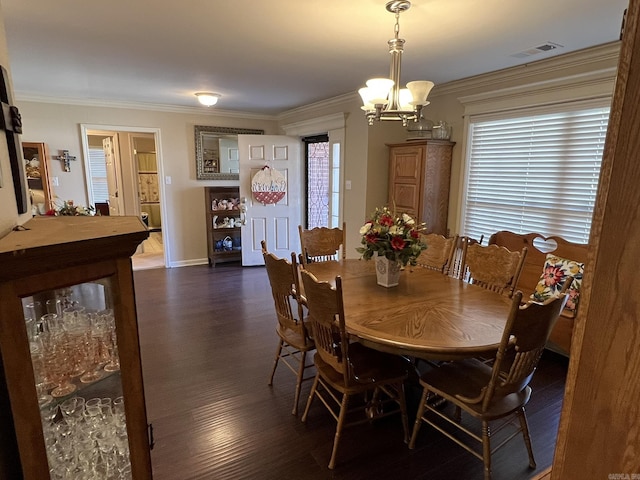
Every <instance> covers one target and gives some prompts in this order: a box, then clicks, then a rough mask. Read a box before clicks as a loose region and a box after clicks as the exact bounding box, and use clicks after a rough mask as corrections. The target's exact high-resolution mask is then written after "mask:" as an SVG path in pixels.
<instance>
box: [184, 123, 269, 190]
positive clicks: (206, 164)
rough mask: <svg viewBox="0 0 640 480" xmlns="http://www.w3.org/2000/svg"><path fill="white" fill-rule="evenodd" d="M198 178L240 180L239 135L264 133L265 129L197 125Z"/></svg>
mask: <svg viewBox="0 0 640 480" xmlns="http://www.w3.org/2000/svg"><path fill="white" fill-rule="evenodd" d="M194 128H195V140H196V178H197V179H198V180H238V179H239V175H238V174H239V172H240V170H239V164H238V135H241V134H249V135H263V134H264V130H253V129H249V128H227V127H209V126H205V125H196V126H195V127H194Z"/></svg>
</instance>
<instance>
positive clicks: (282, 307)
mask: <svg viewBox="0 0 640 480" xmlns="http://www.w3.org/2000/svg"><path fill="white" fill-rule="evenodd" d="M262 255H263V257H264V264H265V266H266V268H267V275H268V276H269V283H270V284H271V292H272V294H273V301H274V306H275V310H276V316H277V318H278V324H277V326H276V334H277V335H278V338H279V340H278V347H277V349H276V355H275V358H274V361H273V368H272V369H271V376H270V377H269V385H273V377H274V376H275V373H276V369H277V368H278V365H279V363H280V362H282V363H283V364H284V365H285V366H286V367H287V368H288V369H289V370H291V371H292V372H293V373H294V374H295V375H296V391H295V395H294V400H293V410H292V412H291V413H292V414H293V415H297V414H298V402H299V399H300V391H301V389H302V383H303V382H305V381H307V380H311V379H313V376H312V375H310V376H308V377H305V371H306V370H307V369H308V368H310V367H312V366H313V364H312V363H311V362H308V359H307V353H308V352H310V351H312V350H314V349H315V344H314V341H313V339H312V338H311V336H310V335H309V331H308V328H307V325H306V324H305V321H304V309H303V305H302V302H301V301H300V299H299V295H298V292H300V288H299V283H300V280H299V276H298V263H297V261H296V254H295V253H291V262H289V261H287V260H286V259H284V258H278V257H276V256H275V255H273V254H272V253H269V252H267V249H266V244H265V242H264V240H263V241H262ZM292 303H293V304H294V305H295V307H296V308H295V310H294V305H292ZM294 312H295V313H294ZM296 313H297V315H296ZM307 362H308V363H307Z"/></svg>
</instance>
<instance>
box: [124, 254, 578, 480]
mask: <svg viewBox="0 0 640 480" xmlns="http://www.w3.org/2000/svg"><path fill="white" fill-rule="evenodd" d="M134 279H135V288H136V303H137V310H138V322H139V329H140V343H141V354H142V362H143V371H144V383H145V394H146V403H147V412H148V419H149V421H150V422H151V423H153V426H154V433H155V440H156V446H155V448H154V450H153V451H152V461H153V470H154V479H155V480H190V479H259V480H271V479H273V480H283V479H295V480H300V479H349V480H351V479H416V480H427V479H429V480H440V479H446V480H452V479H456V480H458V479H464V480H467V479H476V478H477V479H481V478H482V462H481V461H479V460H478V459H476V458H475V457H473V456H472V455H470V454H469V453H468V452H466V451H465V450H463V449H462V448H460V447H459V446H457V445H456V444H454V443H453V442H451V441H450V440H449V439H447V438H446V437H444V436H443V435H442V434H440V433H439V432H437V431H435V430H433V429H431V428H430V427H428V426H426V425H425V426H423V427H422V429H421V432H420V436H419V437H418V443H417V446H416V449H415V450H409V449H408V447H407V445H405V444H404V443H403V441H402V427H401V425H400V420H399V418H397V417H395V416H392V417H388V418H386V419H383V420H381V421H379V422H375V423H373V424H364V425H361V426H358V427H354V428H351V429H347V430H346V431H345V433H344V435H343V440H342V443H341V450H340V451H339V454H338V462H339V464H338V465H337V466H336V469H335V470H334V471H330V470H328V469H327V464H328V461H329V456H330V453H331V446H332V443H333V434H334V431H335V422H334V420H333V419H332V418H331V417H330V416H329V414H328V412H326V410H325V408H324V407H323V406H322V405H321V404H320V402H318V401H316V402H314V405H313V407H312V410H311V412H310V414H309V419H308V422H307V424H303V423H302V422H301V421H300V418H299V416H298V417H294V416H293V415H291V408H292V402H293V394H294V385H295V378H294V376H293V375H292V374H291V373H290V371H289V370H287V369H286V368H284V367H282V368H279V369H278V371H277V372H276V377H275V380H274V385H273V387H269V386H268V385H267V380H268V376H269V373H270V368H271V366H272V358H273V355H274V353H275V348H276V344H277V340H276V338H277V337H276V335H275V332H274V327H275V322H276V320H275V313H274V309H273V303H272V297H271V292H270V287H269V283H268V280H267V275H266V271H265V270H264V268H263V267H248V268H242V267H239V266H237V265H233V264H226V265H225V264H221V265H218V266H216V267H215V268H209V267H207V266H195V267H183V268H174V269H166V270H165V269H154V270H140V271H136V272H134ZM567 363H568V361H567V359H566V358H564V357H561V356H558V355H556V354H554V353H552V352H545V354H544V355H543V358H542V361H541V362H540V365H539V368H538V371H537V373H536V375H535V377H534V379H533V381H532V387H533V390H534V391H533V396H532V399H531V401H530V403H529V406H528V409H527V414H528V418H529V425H530V430H531V435H532V441H533V446H534V452H535V455H536V460H537V463H538V468H537V469H536V470H530V469H529V468H528V460H527V453H526V449H525V447H524V443H523V442H522V440H521V439H520V438H516V439H514V440H512V441H511V442H510V443H509V444H508V445H507V446H506V447H505V448H504V449H502V450H500V451H498V452H497V453H496V454H495V455H494V457H493V473H494V479H496V480H500V479H503V480H517V479H528V478H532V477H533V476H535V475H536V474H538V473H539V472H541V471H542V470H544V469H545V468H546V467H547V466H549V465H550V464H551V462H552V460H553V452H554V448H555V441H556V434H557V427H558V420H559V415H560V409H561V405H562V398H563V394H564V382H565V376H566V369H567ZM309 387H310V384H309V383H308V382H307V383H306V384H305V385H304V387H303V393H302V398H301V402H300V405H301V408H300V409H301V410H302V409H303V406H304V402H306V398H307V395H308V392H309ZM419 394H420V391H419V389H418V388H415V387H411V386H409V387H408V397H409V399H408V401H409V408H410V414H411V413H413V415H415V409H416V403H417V401H418V396H419ZM300 415H301V413H300ZM412 420H413V418H410V421H412ZM411 427H412V425H411Z"/></svg>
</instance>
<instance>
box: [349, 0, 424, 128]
mask: <svg viewBox="0 0 640 480" xmlns="http://www.w3.org/2000/svg"><path fill="white" fill-rule="evenodd" d="M409 7H411V2H408V1H404V0H394V1H390V2H388V3H387V5H386V9H387V11H389V12H391V13H394V14H395V16H396V24H395V28H394V31H395V38H392V39H391V40H389V42H388V43H389V53H390V54H391V68H390V72H389V77H390V78H372V79H370V80H367V82H366V84H365V85H366V87H363V88H361V89H360V90H358V93H359V94H360V97H361V98H362V107H361V108H362V109H363V110H364V112H365V115H366V118H367V120H368V122H369V125H373V123H374V122H375V121H381V120H395V121H398V120H399V121H401V122H402V125H403V126H407V123H408V122H409V121H410V120H413V121H416V122H417V121H418V120H420V117H421V115H422V108H423V107H425V106H426V105H429V101H428V100H427V97H428V96H429V92H431V89H432V88H433V85H434V84H433V82H430V81H428V80H416V81H413V82H409V83H407V88H400V73H401V62H402V52H403V49H404V43H405V41H404V40H403V39H401V38H398V35H399V33H400V25H399V19H400V13H401V12H404V11H406V10H408V9H409Z"/></svg>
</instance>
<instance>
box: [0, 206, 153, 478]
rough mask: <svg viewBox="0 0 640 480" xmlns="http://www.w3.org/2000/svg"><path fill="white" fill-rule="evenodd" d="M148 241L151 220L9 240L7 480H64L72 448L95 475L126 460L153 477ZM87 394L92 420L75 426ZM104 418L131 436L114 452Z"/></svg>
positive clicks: (103, 220) (36, 223)
mask: <svg viewBox="0 0 640 480" xmlns="http://www.w3.org/2000/svg"><path fill="white" fill-rule="evenodd" d="M148 235H149V233H148V231H147V229H146V228H145V226H144V225H143V223H142V221H141V220H140V218H139V217H120V216H95V217H92V216H75V217H74V216H69V217H65V216H58V217H35V218H34V219H32V220H30V221H29V222H27V223H26V224H24V226H23V228H21V229H18V230H15V231H12V232H11V233H9V234H8V235H6V236H5V237H3V238H1V239H0V264H2V265H3V268H2V269H0V297H1V298H2V299H3V300H2V302H0V354H1V358H2V368H1V369H0V390H3V391H5V392H6V399H5V401H6V405H5V406H6V408H5V410H3V412H4V413H3V415H2V418H0V431H1V432H2V435H0V451H3V452H11V453H12V455H4V458H5V459H8V461H6V462H0V478H23V479H25V480H42V479H48V478H59V477H58V476H56V475H59V474H60V473H61V470H62V469H66V468H67V465H66V462H67V460H69V461H72V459H67V458H66V457H64V458H63V457H61V456H60V451H61V450H60V449H59V448H56V445H58V442H63V441H64V442H72V443H73V445H82V449H84V450H85V451H87V453H88V454H89V455H90V457H91V459H92V460H91V461H90V462H89V463H88V464H87V463H82V466H83V467H86V468H87V469H90V471H91V472H92V473H94V472H93V469H95V476H94V477H93V478H106V477H103V476H101V475H100V474H99V473H98V470H99V469H100V468H101V466H100V465H104V462H107V461H109V460H107V458H106V457H107V456H110V455H112V453H113V454H115V453H116V452H117V454H118V455H119V457H118V459H117V461H118V462H121V463H120V464H119V465H121V466H122V467H123V469H125V470H126V469H129V468H130V470H131V474H130V475H131V477H130V478H134V479H136V480H137V479H151V478H152V473H151V455H150V448H151V444H152V439H151V438H150V434H149V432H150V426H149V425H148V423H147V416H146V409H145V399H144V388H143V381H142V365H141V359H140V350H139V339H138V327H137V322H136V306H135V294H134V287H133V273H132V271H131V259H130V257H131V255H133V253H134V252H135V250H136V248H137V247H138V245H139V244H140V243H141V242H142V241H143V240H144V239H146V238H147V237H148ZM107 366H109V369H110V371H107V372H106V373H102V372H104V370H105V368H107ZM118 368H120V369H118ZM93 372H100V373H101V378H93V376H92V375H91V373H93ZM82 379H84V380H85V383H83V382H82V381H81V380H82ZM69 385H73V387H70V388H69ZM75 397H78V398H82V399H84V402H87V408H86V409H84V410H82V411H81V412H80V413H83V415H84V416H82V417H77V418H76V421H75V422H74V421H70V420H69V419H68V418H64V420H65V421H64V422H63V421H62V420H63V415H67V414H68V415H71V413H69V412H70V411H71V410H70V407H69V404H71V403H80V400H76V399H75ZM101 399H104V400H101ZM106 399H110V400H108V401H107V400H106ZM71 400H72V401H71ZM90 401H91V402H90ZM89 403H90V404H91V407H89ZM96 405H100V408H99V410H98V409H96V408H97V407H96ZM116 405H117V408H116ZM112 414H113V415H112ZM93 415H100V419H101V421H102V422H103V423H104V422H112V423H109V425H111V426H113V428H114V431H116V432H119V433H118V434H117V438H116V437H109V440H105V441H108V442H111V441H113V442H115V443H114V447H113V448H112V449H107V450H105V449H103V448H102V447H104V445H100V444H99V443H98V442H99V441H100V439H99V438H98V437H99V436H94V435H93V434H92V433H91V432H92V431H93V430H91V429H92V428H95V425H97V424H95V425H94V424H86V422H94V421H97V420H98V417H93ZM82 422H85V423H82ZM80 423H82V425H84V426H83V428H76V427H77V426H78V425H79V424H80ZM84 427H88V428H84ZM63 431H64V438H65V439H64V440H63V439H62V437H60V436H59V435H60V433H61V432H63ZM94 433H95V432H94ZM59 446H60V447H61V446H62V445H59ZM91 451H92V452H93V453H89V452H91ZM109 458H111V457H109ZM112 460H113V459H112ZM16 472H19V476H15V475H16V474H17V473H16ZM60 478H62V477H60Z"/></svg>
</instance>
